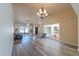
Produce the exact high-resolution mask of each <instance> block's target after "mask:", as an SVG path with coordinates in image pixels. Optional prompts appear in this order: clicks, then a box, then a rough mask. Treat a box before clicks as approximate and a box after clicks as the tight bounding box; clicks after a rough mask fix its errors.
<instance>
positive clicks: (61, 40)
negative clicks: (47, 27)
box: [59, 40, 77, 46]
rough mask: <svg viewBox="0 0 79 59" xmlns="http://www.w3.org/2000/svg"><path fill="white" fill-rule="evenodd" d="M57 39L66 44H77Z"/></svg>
mask: <svg viewBox="0 0 79 59" xmlns="http://www.w3.org/2000/svg"><path fill="white" fill-rule="evenodd" d="M59 41H61V42H63V43H66V44H70V45H73V46H77V44H74V43H70V42H66V41H62V40H59Z"/></svg>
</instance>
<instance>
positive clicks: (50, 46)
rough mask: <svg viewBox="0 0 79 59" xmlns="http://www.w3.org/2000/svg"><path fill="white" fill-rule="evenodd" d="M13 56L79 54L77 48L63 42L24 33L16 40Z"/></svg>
mask: <svg viewBox="0 0 79 59" xmlns="http://www.w3.org/2000/svg"><path fill="white" fill-rule="evenodd" d="M12 55H13V56H78V55H79V52H78V51H77V50H76V48H73V47H69V46H67V45H64V44H61V42H59V41H56V40H54V39H49V38H41V37H39V36H31V35H23V39H22V40H16V42H15V44H14V47H13V53H12Z"/></svg>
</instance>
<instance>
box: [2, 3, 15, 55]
mask: <svg viewBox="0 0 79 59" xmlns="http://www.w3.org/2000/svg"><path fill="white" fill-rule="evenodd" d="M13 31H14V30H13V12H12V6H11V4H8V3H0V56H1V55H2V56H10V55H11V52H12V46H13Z"/></svg>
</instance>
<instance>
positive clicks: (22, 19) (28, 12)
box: [13, 3, 72, 23]
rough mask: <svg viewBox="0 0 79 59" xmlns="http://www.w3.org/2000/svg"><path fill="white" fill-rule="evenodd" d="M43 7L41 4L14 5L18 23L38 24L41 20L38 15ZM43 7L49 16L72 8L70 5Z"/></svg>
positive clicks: (57, 4)
mask: <svg viewBox="0 0 79 59" xmlns="http://www.w3.org/2000/svg"><path fill="white" fill-rule="evenodd" d="M41 7H42V4H40V3H24V4H23V3H14V4H13V9H14V14H15V20H16V21H17V22H18V23H37V21H38V20H39V19H40V18H39V17H38V16H37V15H36V13H37V12H38V9H39V8H41ZM43 7H44V8H45V9H46V10H47V13H48V16H50V15H52V14H55V13H58V12H62V11H65V10H67V9H71V8H72V7H71V5H70V4H68V3H45V4H43Z"/></svg>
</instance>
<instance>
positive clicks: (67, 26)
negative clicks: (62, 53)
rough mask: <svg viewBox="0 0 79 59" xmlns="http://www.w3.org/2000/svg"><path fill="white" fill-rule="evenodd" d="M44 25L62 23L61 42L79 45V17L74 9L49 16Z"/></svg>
mask: <svg viewBox="0 0 79 59" xmlns="http://www.w3.org/2000/svg"><path fill="white" fill-rule="evenodd" d="M42 23H43V24H55V23H60V40H61V41H65V42H68V43H71V44H73V45H77V17H76V15H75V13H74V12H73V10H72V9H69V10H65V11H62V12H59V13H56V14H52V15H49V16H48V17H47V18H46V19H44V20H42Z"/></svg>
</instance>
